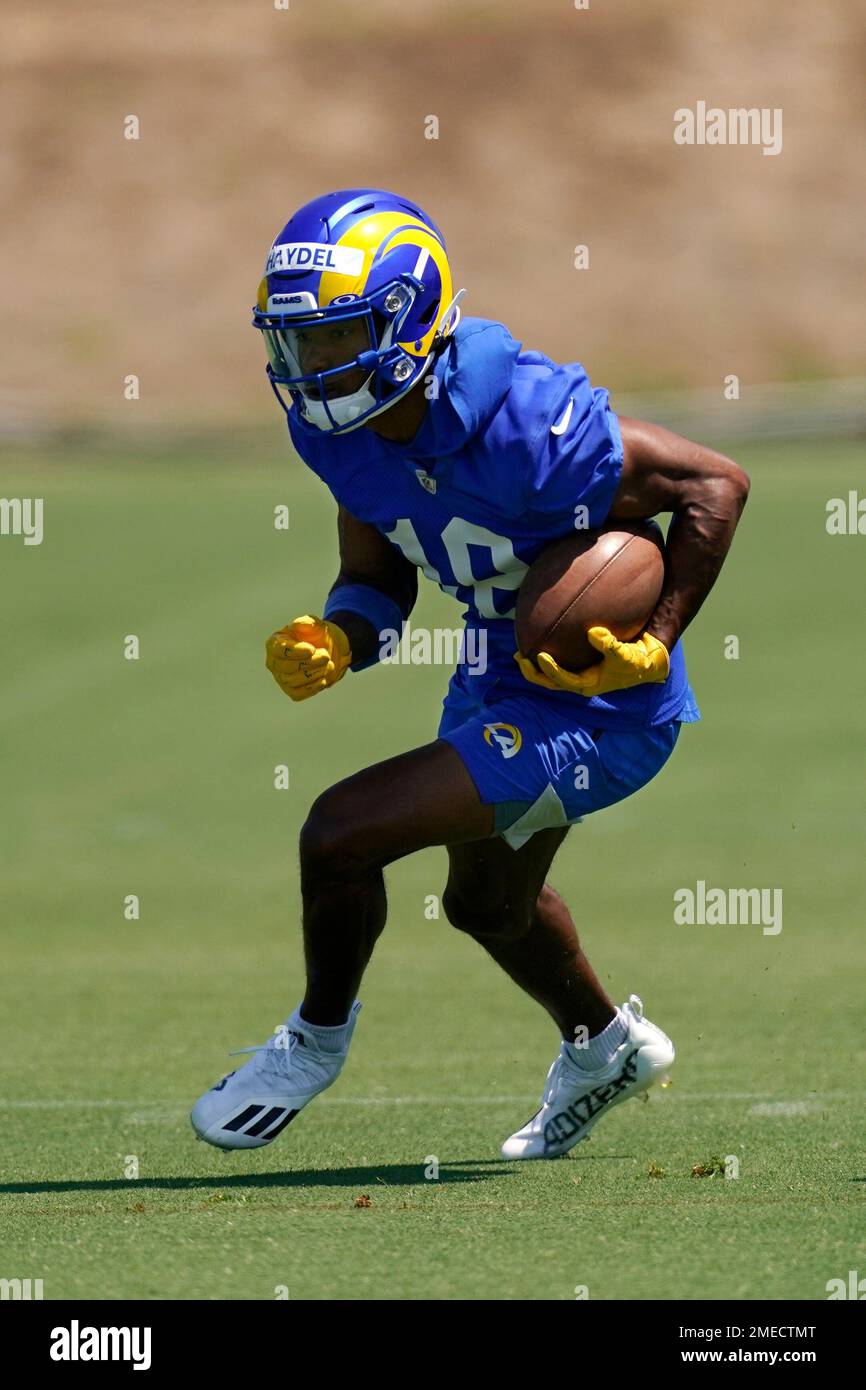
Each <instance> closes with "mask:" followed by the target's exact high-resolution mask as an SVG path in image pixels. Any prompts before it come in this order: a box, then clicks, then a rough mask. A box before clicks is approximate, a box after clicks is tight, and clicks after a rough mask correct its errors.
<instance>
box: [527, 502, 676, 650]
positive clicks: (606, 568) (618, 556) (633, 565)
mask: <svg viewBox="0 0 866 1390" xmlns="http://www.w3.org/2000/svg"><path fill="white" fill-rule="evenodd" d="M664 574H665V552H664V537H663V536H662V533H661V530H660V529H659V527H658V526H657V525H656V524H655V522H653V521H634V522H630V521H615V522H612V523H611V524H610V525H608V526H602V527H600V528H599V530H597V531H579V532H576V533H575V534H574V535H573V536H566V537H565V538H564V539H563V540H559V541H554V542H553V544H552V545H549V546H548V547H547V548H546V549H545V550H543V551H542V553H541V554H540V555H539V556H538V558H537V559H536V560H535V561H534V562H533V564H532V565H530V567H529V570H528V572H527V574H526V577H525V578H524V580H523V583H522V584H521V586H520V590H519V592H518V595H517V608H516V614H515V621H514V626H515V633H516V637H517V645H518V648H519V650H520V651H521V652H522V653H523V655H524V656H528V657H529V658H530V659H531V660H533V661H534V660H535V659H536V657H537V656H538V653H539V652H542V651H544V652H549V653H550V655H551V656H552V657H553V659H554V661H556V662H558V663H559V665H560V666H564V667H565V668H566V670H569V671H580V670H583V669H584V668H585V667H587V666H592V665H594V664H595V663H596V662H598V661H600V660H601V653H600V652H598V651H596V649H595V647H593V646H592V645H591V644H590V642H589V639H588V637H587V635H586V634H587V630H588V629H589V628H591V627H595V626H602V627H606V628H609V630H610V631H611V632H612V633H613V635H614V636H615V637H618V638H619V639H620V641H623V642H624V641H628V640H630V639H631V638H634V637H637V636H638V635H639V634H640V633H641V632H642V631H643V629H644V627H645V626H646V623H647V621H648V619H649V618H650V617H651V615H652V613H653V610H654V609H655V607H656V604H657V603H658V600H659V595H660V594H661V591H662V585H663V583H664Z"/></svg>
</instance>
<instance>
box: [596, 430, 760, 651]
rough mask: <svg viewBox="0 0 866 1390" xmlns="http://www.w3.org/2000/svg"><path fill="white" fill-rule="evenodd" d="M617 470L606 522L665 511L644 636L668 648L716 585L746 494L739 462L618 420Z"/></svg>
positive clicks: (662, 432) (745, 479) (673, 436)
mask: <svg viewBox="0 0 866 1390" xmlns="http://www.w3.org/2000/svg"><path fill="white" fill-rule="evenodd" d="M619 426H620V432H621V434H622V442H623V465H622V474H621V478H620V485H619V490H618V492H617V494H616V496H615V497H614V501H613V505H612V507H611V511H610V515H611V518H612V519H620V520H624V521H625V520H633V519H636V518H640V517H650V516H655V515H657V513H659V512H672V513H673V520H672V522H671V525H670V529H669V531H668V535H667V540H666V542H665V551H666V554H667V566H666V573H665V582H664V587H663V589H662V593H661V597H660V599H659V602H658V606H657V607H656V610H655V612H654V614H653V615H652V618H651V619H650V621H649V622H648V623H647V629H646V630H647V632H648V633H650V634H651V635H652V636H653V637H655V638H657V639H658V641H659V642H661V643H662V644H663V645H664V646H665V647H666V649H667V650H668V651H670V650H671V648H672V647H673V646H674V644H675V643H676V642H678V641H679V639H680V637H681V636H682V634H683V632H684V630H685V629H686V628H687V627H688V625H689V623H690V622H691V620H692V618H693V617H694V616H695V614H696V613H697V611H698V609H699V608H700V606H701V604H702V603H703V601H704V599H705V598H706V597H707V594H708V593H709V592H710V589H711V588H712V587H713V584H714V583H715V581H716V578H717V576H718V574H719V571H720V569H721V568H722V565H723V563H724V560H725V556H726V555H727V553H728V550H729V548H730V545H731V541H732V540H733V538H734V531H735V530H736V527H737V522H738V521H739V519H740V515H741V513H742V510H743V508H744V506H745V505H746V498H747V497H748V495H749V479H748V476H747V475H746V474H745V473H744V472H743V470H742V468H740V467H739V465H738V464H736V463H734V462H733V461H732V460H731V459H729V458H726V457H725V456H724V454H718V453H716V452H715V451H714V450H713V449H707V448H706V447H705V446H704V445H702V444H695V443H693V442H692V441H691V440H689V439H683V438H682V436H681V435H678V434H673V433H672V432H671V431H670V430H666V429H663V428H662V427H661V426H660V425H650V424H648V423H647V422H646V421H644V420H631V419H628V418H626V417H624V416H622V415H621V416H620V417H619Z"/></svg>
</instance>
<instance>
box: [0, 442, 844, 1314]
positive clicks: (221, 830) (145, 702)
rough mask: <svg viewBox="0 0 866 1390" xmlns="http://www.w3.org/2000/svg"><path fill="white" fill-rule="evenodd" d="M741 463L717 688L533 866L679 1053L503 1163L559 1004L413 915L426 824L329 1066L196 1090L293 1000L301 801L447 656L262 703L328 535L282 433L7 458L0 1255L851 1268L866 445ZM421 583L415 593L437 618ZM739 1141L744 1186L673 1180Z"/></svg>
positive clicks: (426, 1287) (678, 1289) (746, 455)
mask: <svg viewBox="0 0 866 1390" xmlns="http://www.w3.org/2000/svg"><path fill="white" fill-rule="evenodd" d="M736 457H737V458H738V459H739V460H740V461H741V462H742V463H743V465H744V466H745V467H746V468H747V469H748V470H749V472H750V473H751V475H752V495H751V499H750V502H749V506H748V509H747V511H746V515H745V518H744V521H743V524H742V528H741V531H740V533H739V535H738V537H737V539H736V542H735V545H734V549H733V551H732V554H731V557H730V560H729V567H728V569H727V570H726V571H725V572H724V574H723V576H722V579H721V580H720V582H719V584H718V586H717V589H716V590H715V591H714V593H713V594H712V595H711V597H710V599H709V600H708V602H707V604H706V605H705V608H704V610H703V612H702V613H701V615H700V616H699V618H698V619H697V621H696V623H695V625H694V627H693V628H692V630H691V631H690V633H689V634H688V637H687V643H686V648H687V655H688V659H689V667H690V674H691V678H692V683H693V685H694V687H695V689H696V691H697V694H698V698H699V701H700V704H701V707H702V711H703V715H704V721H703V723H702V724H700V725H697V726H695V727H691V728H687V729H685V730H684V732H683V736H682V738H681V739H680V742H679V745H678V748H677V750H676V752H675V754H674V757H673V759H672V761H671V763H670V764H669V765H668V767H667V768H666V769H665V771H664V772H663V773H662V774H661V776H660V777H659V779H658V780H657V782H655V783H654V784H652V785H651V786H650V787H649V788H647V789H645V790H644V791H643V792H641V793H639V794H638V795H637V796H636V797H634V798H633V799H632V800H631V801H629V802H626V803H625V804H622V805H620V806H617V807H615V808H612V809H611V810H608V811H605V812H601V813H600V814H599V815H597V816H595V817H592V818H590V819H588V820H587V821H586V822H585V823H584V824H583V826H581V827H579V828H577V829H576V830H574V831H573V832H572V834H571V835H570V837H569V839H568V840H567V841H566V844H565V847H564V848H563V850H562V851H561V854H560V857H559V859H558V861H557V862H556V864H555V865H554V870H553V873H552V875H551V879H552V882H553V883H554V884H555V886H556V887H557V888H558V889H559V890H560V891H561V892H562V893H563V894H564V895H565V896H566V898H567V900H568V901H569V903H570V905H571V907H572V910H573V913H574V916H575V920H576V921H577V923H578V927H579V930H580V931H581V934H582V937H583V942H584V945H585V947H586V949H587V951H588V953H589V954H590V956H591V958H592V959H593V961H594V963H595V964H596V967H597V969H598V970H599V974H600V975H601V977H602V978H603V980H604V981H605V983H606V985H607V986H608V988H609V989H610V991H611V992H612V994H613V995H614V997H615V998H617V999H618V1000H620V1001H621V1000H622V999H624V998H626V997H627V995H628V994H629V993H630V992H632V991H634V992H637V993H639V994H641V996H642V997H643V1000H644V1003H645V1006H646V1010H647V1013H648V1015H649V1017H650V1018H652V1019H653V1020H654V1021H656V1022H657V1023H659V1024H660V1025H661V1026H662V1027H663V1028H665V1030H666V1031H668V1032H669V1033H670V1034H671V1035H672V1037H673V1039H674V1041H675V1042H676V1044H677V1047H678V1063H677V1067H676V1069H675V1071H674V1079H673V1084H672V1086H671V1087H670V1088H669V1089H667V1090H665V1091H658V1090H656V1091H654V1092H653V1093H652V1095H651V1097H650V1099H649V1101H648V1102H647V1103H645V1104H644V1103H641V1102H639V1101H632V1102H630V1103H629V1104H627V1105H625V1106H622V1107H621V1108H619V1109H618V1110H616V1111H615V1112H614V1113H613V1114H612V1115H611V1116H610V1117H609V1118H608V1119H606V1120H605V1121H603V1122H602V1124H601V1125H600V1126H599V1127H598V1128H597V1130H596V1131H595V1134H594V1135H593V1137H592V1139H591V1141H590V1142H589V1143H586V1144H583V1145H580V1146H578V1148H577V1149H576V1150H574V1151H573V1153H572V1155H571V1156H570V1157H569V1158H568V1159H566V1160H563V1161H559V1162H553V1163H529V1164H522V1165H521V1164H516V1165H509V1164H506V1163H504V1162H502V1161H500V1160H499V1158H498V1153H499V1145H500V1143H501V1141H502V1140H503V1138H505V1137H506V1136H507V1135H508V1134H509V1133H510V1132H511V1131H512V1130H513V1129H514V1128H516V1127H517V1126H518V1125H519V1124H520V1123H522V1122H523V1121H524V1120H525V1119H526V1118H527V1117H528V1116H529V1115H530V1114H531V1113H532V1111H533V1110H534V1109H535V1108H537V1101H538V1097H539V1095H540V1093H541V1089H542V1086H543V1082H544V1078H545V1074H546V1071H547V1068H548V1066H549V1064H550V1062H551V1061H552V1059H553V1057H554V1055H555V1053H556V1050H557V1046H558V1039H557V1035H556V1031H555V1029H554V1028H553V1026H552V1024H551V1023H550V1021H549V1020H548V1019H547V1017H546V1015H544V1014H543V1013H542V1012H541V1011H540V1010H539V1008H538V1007H537V1006H536V1005H534V1004H533V1003H532V1002H531V1001H530V1000H529V999H527V998H525V997H524V996H523V995H521V994H520V993H519V992H518V991H517V990H516V989H515V987H514V986H513V985H512V984H511V983H510V982H509V980H508V979H507V978H506V977H505V976H504V975H502V974H500V973H499V972H498V971H497V969H496V967H495V966H494V965H493V964H492V963H491V962H490V961H489V959H488V958H487V957H486V956H485V955H484V954H483V953H482V951H481V950H480V948H479V947H477V946H476V945H475V944H474V943H473V942H472V941H470V940H469V939H468V938H466V937H465V936H463V935H461V934H459V933H457V932H455V931H454V930H453V929H452V928H451V927H449V926H448V924H447V923H446V922H445V920H444V918H442V917H440V919H439V920H431V919H429V918H428V917H427V916H425V903H426V901H427V899H428V897H429V895H438V894H440V893H441V891H442V887H443V880H444V868H445V854H444V851H438V850H437V851H429V852H426V853H424V854H421V855H418V856H415V857H414V858H412V859H408V860H405V861H403V862H401V863H399V864H397V865H395V866H394V867H393V868H392V869H391V870H390V871H389V872H388V874H387V879H388V883H389V889H390V901H391V916H390V921H389V925H388V927H387V929H386V931H385V934H384V935H383V937H382V939H381V941H380V943H379V946H378V948H377V951H376V954H375V956H374V958H373V963H372V966H371V968H370V971H369V974H368V976H367V979H366V982H365V985H364V988H363V990H362V993H361V997H362V999H363V1001H364V1006H365V1007H364V1011H363V1013H362V1015H361V1019H360V1022H359V1025H358V1030H357V1033H356V1036H355V1042H354V1045H353V1049H352V1053H351V1056H350V1059H349V1061H348V1063H347V1066H346V1068H345V1070H344V1072H343V1075H342V1077H341V1079H340V1081H339V1083H338V1084H337V1086H335V1087H334V1088H333V1090H331V1091H329V1092H328V1093H327V1094H326V1095H325V1096H323V1097H322V1098H321V1099H320V1100H318V1101H316V1102H314V1103H313V1104H312V1105H311V1106H310V1107H309V1108H308V1109H307V1110H305V1111H304V1113H303V1115H302V1116H301V1117H299V1119H298V1120H297V1121H296V1122H295V1123H294V1124H293V1125H291V1126H290V1128H289V1129H288V1130H287V1131H286V1132H285V1134H284V1135H283V1136H282V1137H281V1138H280V1140H279V1141H278V1142H277V1143H276V1144H275V1145H273V1146H272V1147H270V1148H265V1149H263V1150H260V1151H255V1152H252V1153H240V1154H222V1153H220V1152H218V1151H217V1150H215V1149H212V1148H208V1147H207V1146H205V1145H203V1144H200V1143H197V1142H196V1141H195V1139H194V1137H193V1134H192V1131H191V1129H190V1127H189V1122H188V1118H187V1112H188V1109H189V1106H190V1104H191V1103H192V1101H193V1100H194V1099H195V1098H196V1096H197V1095H198V1094H199V1093H200V1091H202V1090H203V1089H204V1088H205V1087H206V1086H207V1085H209V1084H211V1083H212V1082H213V1081H214V1080H216V1079H217V1078H218V1077H219V1076H220V1075H221V1074H222V1073H223V1071H225V1070H228V1069H229V1067H230V1063H229V1061H228V1058H227V1055H226V1054H227V1053H228V1051H229V1050H230V1049H232V1048H239V1047H243V1046H248V1045H250V1044H253V1043H258V1042H262V1041H264V1039H265V1038H266V1037H267V1035H268V1034H269V1033H270V1032H271V1030H272V1029H273V1028H274V1027H275V1026H276V1025H277V1024H279V1023H280V1022H281V1021H282V1020H283V1019H285V1018H286V1017H287V1015H288V1013H289V1012H290V1011H291V1009H292V1008H293V1007H294V1005H295V1004H296V1002H297V1001H298V999H299V998H300V997H301V993H302V974H301V953H300V937H299V929H298V874H297V849H296V845H297V834H298V830H299V828H300V826H301V824H302V822H303V819H304V816H305V813H306V810H307V807H308V805H309V803H310V802H311V800H312V799H313V798H314V796H315V795H316V794H317V793H318V792H319V791H320V790H322V789H324V788H325V787H326V786H328V785H329V784H330V783H332V782H334V781H336V780H338V779H340V778H341V777H343V776H346V775H347V774H349V773H351V772H353V771H355V770H357V769H358V768H360V767H363V766H365V765H366V764H368V763H370V762H373V761H376V760H377V759H379V758H383V757H387V756H389V755H391V754H394V753H397V752H399V751H402V750H404V749H407V748H410V747H412V746H414V745H416V744H419V743H423V742H426V741H427V740H428V739H429V738H430V737H432V736H433V733H434V731H435V725H436V720H437V717H438V711H439V705H440V701H441V698H442V695H443V694H444V690H445V685H446V683H447V676H448V672H447V671H446V670H443V669H442V668H432V669H431V668H427V669H424V668H418V667H411V666H400V667H390V668H379V669H376V670H373V671H370V672H367V673H365V674H363V675H360V676H352V675H350V676H349V677H347V679H346V680H345V681H344V682H343V683H342V684H341V685H340V686H339V687H337V688H336V689H335V690H333V691H331V692H329V693H328V694H327V695H325V696H323V697H322V698H321V699H317V700H313V701H309V702H307V703H305V704H303V705H300V706H297V707H295V706H293V705H291V704H290V702H289V701H288V700H286V699H285V698H284V697H282V696H281V695H280V693H279V692H278V690H277V689H276V686H275V685H274V684H273V682H272V680H271V678H270V676H269V675H268V674H267V673H266V671H265V669H264V665H263V642H264V638H265V637H266V636H267V634H268V633H269V632H270V631H271V630H272V629H273V628H275V627H278V626H280V625H281V624H282V623H283V622H285V621H287V620H288V619H289V618H290V617H292V616H294V615H295V613H297V612H301V611H304V610H305V609H312V610H313V611H316V610H317V608H319V607H320V605H321V602H322V597H323V595H324V593H325V591H326V589H327V586H328V585H329V583H330V582H331V580H332V579H333V576H334V573H335V570H336V566H335V553H336V552H335V524H334V505H333V503H332V502H331V500H330V498H329V496H328V495H327V493H326V492H325V490H324V488H323V487H322V486H321V485H320V484H318V482H317V481H316V480H315V479H314V478H313V477H312V475H310V474H307V473H306V472H305V471H304V470H303V469H302V467H301V466H300V465H299V464H296V463H294V462H293V461H292V460H291V459H290V457H289V455H288V454H287V453H286V454H282V453H281V452H280V451H279V448H278V446H277V445H275V446H274V447H272V448H268V449H265V450H263V449H261V448H258V449H256V450H253V451H251V453H249V454H247V455H246V456H243V455H242V454H241V452H240V451H239V453H238V456H237V458H233V457H232V455H231V453H230V452H229V451H228V450H226V451H224V452H223V453H222V454H221V455H220V457H219V458H218V459H216V460H210V459H208V458H206V457H204V456H194V455H193V454H192V453H190V454H187V455H184V456H166V457H160V456H156V457H154V456H152V455H148V456H142V457H138V456H136V455H135V454H132V453H130V454H125V455H120V454H118V455H116V456H99V457H95V458H86V457H85V456H84V455H83V453H78V454H77V455H75V454H73V455H69V456H67V457H65V458H64V457H61V456H59V455H57V456H54V455H50V454H47V453H46V454H42V455H39V456H38V457H37V456H35V455H19V456H18V457H17V458H13V457H12V456H11V455H8V454H7V455H6V456H5V457H4V460H3V483H2V489H0V490H2V492H3V493H4V495H6V496H18V495H21V496H42V497H43V498H44V499H45V536H44V541H43V543H42V545H40V546H31V547H24V546H23V544H22V540H21V538H20V537H17V538H16V537H11V536H4V537H0V576H2V589H3V610H4V614H5V616H4V632H3V643H2V650H3V662H2V671H0V698H2V713H3V726H4V738H3V748H2V775H3V789H4V794H3V798H2V811H0V816H2V820H0V843H2V875H3V892H2V902H3V914H2V915H3V969H2V977H0V992H2V1011H0V1030H2V1031H0V1044H2V1045H0V1068H2V1076H0V1121H2V1135H3V1140H2V1145H0V1152H2V1173H0V1277H5V1278H11V1277H19V1278H26V1277H30V1278H41V1279H43V1281H44V1293H45V1297H46V1298H48V1299H65V1298H72V1299H78V1298H97V1299H119V1298H142V1299H192V1298H199V1299H200V1298H203V1299H273V1298H274V1297H275V1296H276V1294H277V1290H278V1289H279V1287H280V1286H284V1287H285V1288H287V1290H288V1296H289V1297H290V1298H292V1299H301V1298H304V1299H327V1298H339V1299H493V1300H499V1299H566V1300H569V1299H573V1298H574V1297H575V1288H576V1286H578V1285H584V1286H586V1287H587V1289H588V1292H589V1297H590V1298H591V1299H623V1298H625V1299H648V1298H662V1299H670V1300H689V1299H699V1298H742V1299H800V1298H802V1299H823V1298H825V1297H826V1292H825V1286H826V1283H827V1281H828V1280H829V1279H831V1278H834V1277H837V1276H839V1277H843V1278H847V1272H848V1271H849V1270H850V1269H858V1270H859V1271H860V1274H861V1275H866V1221H864V1215H866V1213H864V1202H866V1153H864V1145H863V1121H864V1097H866V1087H864V1081H863V1062H864V1046H863V1042H862V1039H861V1037H860V1034H859V1032H858V1031H857V1030H858V1027H859V1025H858V1024H857V1018H858V1017H859V1009H860V1005H858V1003H857V1000H858V999H861V1000H862V983H861V982H860V981H859V979H858V976H859V975H860V973H861V972H862V962H863V925H862V924H863V910H862V900H863V893H862V883H863V812H864V793H863V769H862V756H863V755H862V748H863V717H862V710H863V690H864V677H866V670H864V661H863V657H862V645H861V643H860V640H859V635H858V630H859V622H855V621H854V619H855V617H856V614H855V612H854V609H855V607H856V604H857V602H859V599H860V596H861V595H862V592H863V573H864V569H863V564H864V554H866V539H864V538H863V537H857V536H838V537H831V536H828V534H827V532H826V530H825V506H826V502H827V499H828V498H830V497H833V496H843V497H844V496H846V494H847V492H848V490H849V489H850V488H857V487H858V486H862V477H863V475H862V455H861V452H860V451H859V450H858V449H857V448H855V447H854V446H853V445H842V444H837V445H822V444H818V443H817V442H816V443H814V444H808V445H806V444H803V445H800V446H797V447H792V446H782V445H779V446H773V447H767V446H762V447H761V448H760V449H756V448H751V449H739V450H738V451H737V452H736ZM280 503H287V504H288V505H289V506H290V508H291V527H290V529H289V531H288V532H280V531H276V530H275V529H274V527H273V522H272V516H273V508H274V507H275V506H276V505H277V504H280ZM422 589H423V592H422V595H421V598H420V600H419V606H418V609H417V610H416V621H417V622H418V623H421V622H424V621H426V622H429V623H446V624H449V625H453V624H456V623H457V621H458V618H459V611H460V610H459V609H458V608H457V607H456V605H453V604H451V602H450V601H449V600H448V599H446V598H444V597H443V596H442V595H440V594H439V593H438V591H436V590H434V589H433V586H432V585H429V584H423V583H422ZM128 634H135V635H136V636H137V637H138V638H139V639H140V644H141V654H140V659H139V660H138V661H127V660H125V659H124V657H123V642H124V638H125V637H126V636H127V635H128ZM730 634H734V635H736V636H738V638H739V642H740V656H739V659H738V660H726V659H725V657H724V654H723V646H724V639H725V637H726V636H728V635H730ZM282 763H285V764H287V765H288V766H289V769H290V779H291V790H290V791H277V790H275V789H274V785H273V775H274V767H275V765H277V764H282ZM698 879H703V880H705V881H706V882H707V883H708V884H710V885H712V886H722V887H732V886H733V887H767V888H777V887H778V888H781V889H782V890H783V893H784V919H783V922H784V924H783V929H782V931H781V932H780V933H779V934H778V935H777V936H768V935H764V934H763V933H762V930H761V927H760V926H745V925H743V926H728V927H722V926H715V927H712V926H692V927H688V926H677V925H675V924H674V921H673V894H674V891H675V890H676V889H677V888H678V887H688V886H692V887H693V886H694V885H695V883H696V881H697V880H698ZM129 894H137V895H138V896H139V898H140V918H139V920H127V919H126V918H125V916H124V900H125V898H126V896H127V895H129ZM726 1155H736V1157H737V1158H738V1160H739V1177H738V1178H737V1179H736V1180H726V1179H725V1178H723V1177H721V1176H718V1175H717V1176H715V1177H695V1176H692V1168H693V1166H694V1165H695V1164H699V1163H707V1162H708V1161H709V1160H710V1159H711V1158H712V1157H714V1156H720V1157H723V1158H724V1157H725V1156H726ZM130 1156H135V1158H136V1159H137V1162H138V1172H139V1176H138V1177H137V1178H130V1177H127V1176H126V1171H127V1170H128V1169H129V1166H130V1165H129V1159H130ZM430 1156H435V1157H436V1158H437V1159H438V1161H439V1165H440V1167H439V1178H438V1180H431V1181H428V1180H426V1179H425V1176H424V1172H425V1166H426V1165H427V1163H428V1161H429V1158H430ZM651 1170H652V1172H653V1173H654V1174H655V1175H651ZM362 1195H364V1196H367V1197H368V1198H369V1200H370V1205H363V1206H360V1207H359V1206H357V1205H356V1201H357V1198H358V1197H360V1196H362Z"/></svg>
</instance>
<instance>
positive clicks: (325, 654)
mask: <svg viewBox="0 0 866 1390" xmlns="http://www.w3.org/2000/svg"><path fill="white" fill-rule="evenodd" d="M351 661H352V653H351V650H350V648H349V639H348V637H347V636H346V634H345V632H344V631H343V629H342V628H341V627H338V626H337V624H336V623H332V622H328V621H327V619H325V618H314V617H311V616H310V615H309V613H306V614H304V616H303V617H301V618H295V619H294V620H293V621H292V622H290V623H289V625H288V627H281V628H280V630H279V632H274V633H272V634H271V636H270V637H269V638H268V640H267V642H266V643H265V665H266V666H267V668H268V670H269V671H270V673H271V675H272V676H273V678H274V680H275V681H276V683H277V685H278V686H279V687H280V689H281V690H283V691H285V693H286V695H288V697H289V699H290V700H295V701H297V700H308V699H309V698H310V696H311V695H318V693H319V691H320V690H327V688H328V686H329V685H334V684H336V682H337V681H338V680H340V679H341V677H342V676H344V675H345V674H346V671H347V669H348V667H349V665H350V664H351Z"/></svg>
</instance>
